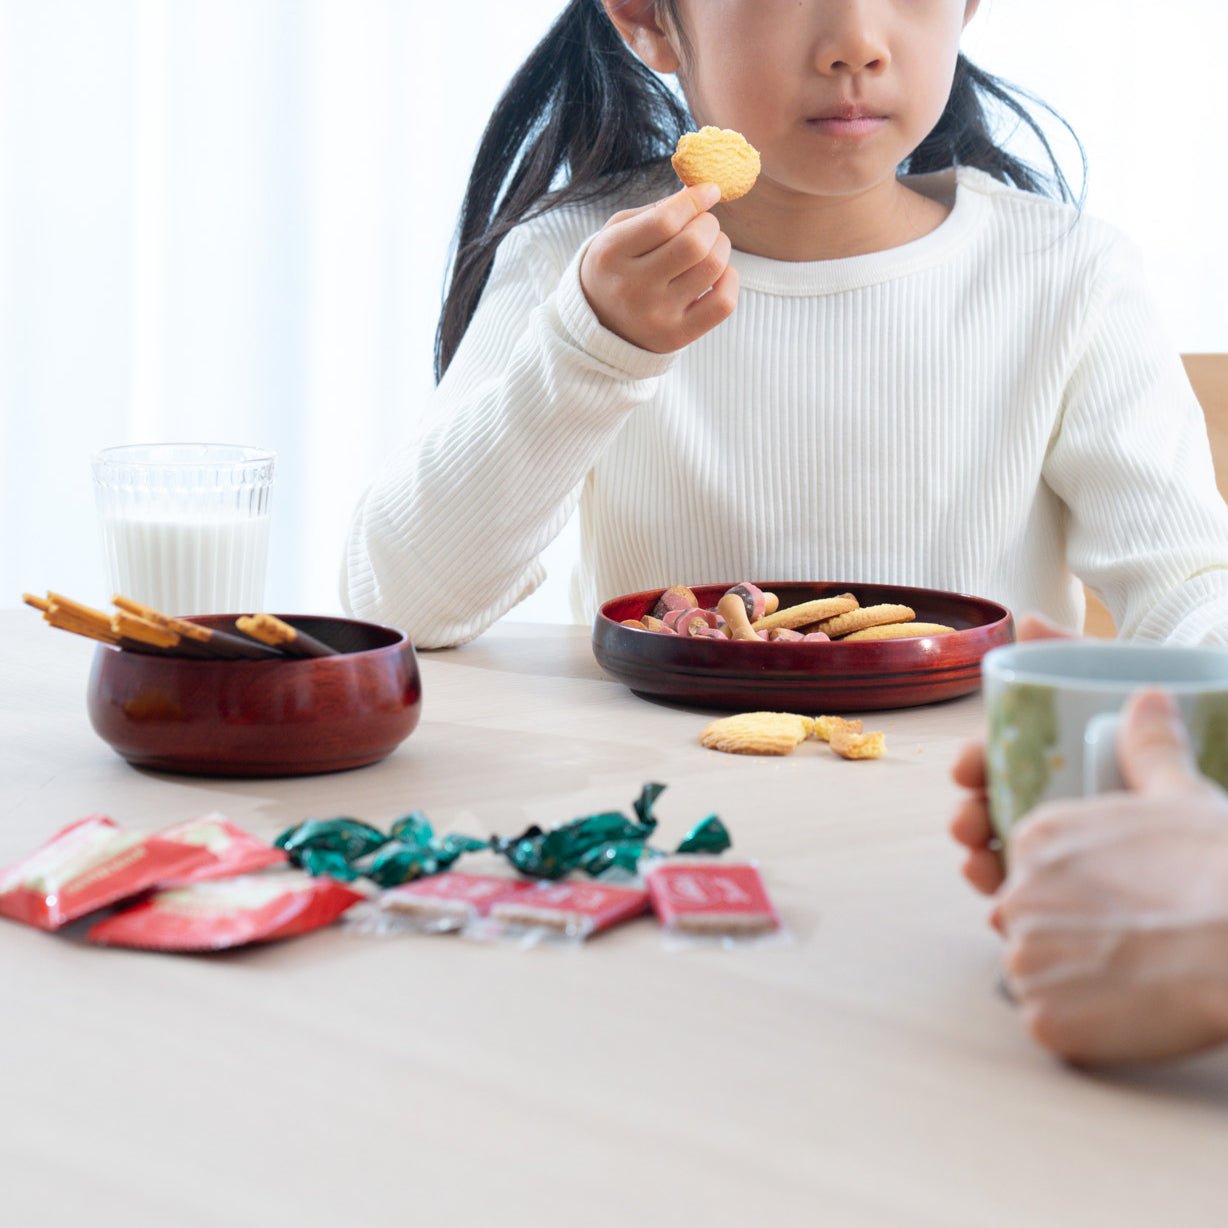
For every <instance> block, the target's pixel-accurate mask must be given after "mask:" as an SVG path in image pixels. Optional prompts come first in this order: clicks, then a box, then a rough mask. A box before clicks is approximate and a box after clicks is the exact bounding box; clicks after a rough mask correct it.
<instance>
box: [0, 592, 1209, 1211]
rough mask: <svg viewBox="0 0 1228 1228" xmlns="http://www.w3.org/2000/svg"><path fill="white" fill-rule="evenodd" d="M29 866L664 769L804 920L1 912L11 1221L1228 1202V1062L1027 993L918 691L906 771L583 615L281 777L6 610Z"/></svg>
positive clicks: (901, 730)
mask: <svg viewBox="0 0 1228 1228" xmlns="http://www.w3.org/2000/svg"><path fill="white" fill-rule="evenodd" d="M0 633H2V635H3V643H4V644H5V648H4V652H3V657H2V659H0V696H2V703H0V709H2V711H0V789H2V790H3V792H2V794H0V797H2V799H3V801H2V821H0V864H6V863H8V862H10V861H12V860H15V859H16V858H17V857H18V856H20V855H22V854H24V853H25V852H27V851H28V850H29V849H31V848H33V847H34V846H35V845H36V844H38V843H39V842H41V841H42V840H43V839H44V838H45V837H47V836H48V835H50V834H51V832H52V831H53V830H55V829H57V828H58V827H60V826H61V825H62V824H64V823H66V822H68V821H69V820H71V819H73V818H75V817H77V816H79V815H81V814H84V813H87V812H89V811H95V810H100V811H105V812H107V813H109V814H111V815H112V816H113V817H115V818H116V819H118V820H120V821H122V822H124V823H126V824H130V825H132V826H136V827H143V828H147V829H152V828H157V827H160V826H164V825H167V824H170V823H172V822H177V821H180V820H183V819H187V818H192V817H195V816H197V815H200V814H202V813H205V812H206V811H209V810H214V809H220V810H222V811H223V812H224V813H225V814H227V815H228V816H230V817H231V818H232V819H234V820H235V821H237V822H238V823H240V824H241V825H243V826H246V827H247V828H249V829H250V830H252V831H254V832H256V833H258V834H260V835H263V836H266V837H272V836H273V835H274V834H276V833H277V832H278V831H280V830H281V829H282V828H284V827H285V826H287V825H289V824H290V823H293V822H296V821H298V820H301V819H304V818H307V817H310V816H329V815H334V814H339V813H348V814H354V815H359V816H362V817H364V818H367V819H369V820H371V821H373V822H375V823H377V824H381V825H382V824H386V823H387V822H389V821H390V820H391V819H393V818H394V817H396V816H398V815H400V814H403V813H405V812H406V811H408V810H410V809H412V808H415V807H418V808H421V809H423V810H425V811H426V812H427V813H428V814H429V815H430V816H431V817H432V818H433V819H434V820H435V822H436V825H437V826H438V827H441V828H443V829H448V828H452V827H456V828H458V829H461V830H465V831H470V832H474V833H477V834H480V833H483V832H488V831H499V832H503V833H507V832H510V831H512V830H514V829H518V828H519V827H520V826H521V825H523V824H524V823H526V822H527V821H530V820H536V821H539V822H541V823H543V824H554V823H558V822H562V821H564V820H567V819H570V818H573V817H575V816H577V815H580V814H587V813H591V812H592V811H594V810H597V809H618V808H623V807H626V806H628V805H629V804H630V802H631V800H632V798H634V797H635V796H636V794H637V793H638V791H639V788H640V785H641V784H642V783H643V782H645V781H648V780H659V781H664V782H666V783H667V784H668V786H669V787H668V789H667V790H666V792H665V793H664V794H663V795H662V797H661V799H660V801H659V803H658V807H657V809H658V812H659V815H660V818H661V820H662V826H661V832H660V834H661V840H660V843H661V844H662V845H667V844H670V843H672V842H674V841H676V839H677V838H678V837H679V836H680V835H681V834H682V832H683V831H684V829H685V828H687V827H688V826H690V824H691V823H692V822H694V821H695V820H696V819H698V818H700V817H702V816H703V815H705V814H707V813H708V812H710V811H712V810H718V811H719V812H720V814H721V815H722V817H723V818H724V819H725V821H726V823H727V824H728V826H729V827H730V828H731V830H732V832H733V835H734V840H735V846H736V851H737V852H738V853H739V854H741V855H742V856H744V857H751V858H755V859H756V860H757V861H758V862H759V864H760V867H761V869H762V871H763V873H764V875H765V877H766V880H767V883H768V885H769V888H770V890H771V892H772V895H773V896H774V898H775V900H776V902H777V904H778V906H779V908H780V909H781V911H782V913H783V916H784V918H785V919H786V921H787V924H788V927H789V930H790V931H791V933H792V941H791V942H790V943H786V944H782V945H777V946H769V947H762V948H758V949H746V950H739V951H725V950H719V949H702V950H687V951H676V950H675V951H671V950H666V949H665V948H664V947H663V945H662V942H661V938H660V934H659V932H658V930H657V929H656V927H655V926H654V925H653V924H652V923H651V922H649V921H647V920H643V921H639V922H636V923H634V924H632V925H628V926H626V927H624V928H623V929H621V930H618V931H615V932H612V933H610V934H608V935H605V936H603V937H601V938H598V939H597V940H595V941H594V942H592V943H591V944H590V945H589V946H588V947H586V948H583V949H580V950H566V949H559V948H537V949H533V950H528V951H524V950H518V949H514V948H512V947H506V946H491V947H487V946H480V945H476V944H470V943H466V942H464V941H462V940H460V939H457V938H454V937H436V938H399V939H377V938H371V937H364V936H362V935H359V934H355V933H352V932H348V931H346V930H345V929H343V928H340V927H337V928H333V929H330V930H327V931H323V932H320V933H317V934H314V935H310V936H308V937H305V938H302V939H299V940H296V941H293V942H286V943H283V944H280V945H274V946H270V947H266V948H255V949H251V950H248V951H246V952H236V953H232V954H229V955H224V956H218V957H175V956H162V955H153V954H147V953H140V952H124V951H118V950H103V949H96V948H91V947H87V946H84V945H79V944H76V943H74V942H72V941H70V940H68V939H66V938H64V937H62V936H58V937H57V936H52V935H48V934H44V933H41V932H38V931H35V930H32V929H27V928H25V927H23V926H20V925H15V924H10V923H4V922H0V967H2V968H3V970H4V979H3V1002H4V1005H3V1021H4V1022H3V1029H4V1032H3V1037H4V1043H3V1045H2V1046H0V1088H2V1089H3V1090H2V1092H0V1112H2V1114H3V1126H0V1207H2V1210H0V1221H2V1222H3V1223H5V1224H12V1225H15V1226H16V1225H21V1226H22V1228H24V1226H25V1225H34V1224H36V1223H37V1224H40V1225H61V1224H63V1225H69V1224H73V1225H79V1224H89V1225H91V1226H92V1228H93V1226H103V1225H113V1224H114V1225H120V1224H123V1225H133V1224H136V1225H142V1226H143V1225H153V1224H159V1225H170V1226H171V1228H195V1226H196V1225H200V1226H202V1228H218V1226H224V1228H232V1226H236V1225H239V1226H244V1225H260V1226H261V1228H267V1226H268V1225H276V1226H277V1228H299V1226H303V1225H332V1224H342V1225H345V1226H346V1228H366V1226H368V1225H394V1224H395V1225H404V1224H423V1225H425V1224H442V1225H465V1226H467V1225H480V1224H485V1223H491V1224H500V1225H506V1224H525V1225H529V1224H532V1225H537V1226H540V1225H554V1224H558V1225H568V1226H569V1228H570V1226H575V1228H604V1226H605V1225H611V1226H617V1228H626V1225H628V1224H629V1223H633V1224H637V1225H644V1224H648V1225H656V1224H666V1223H674V1222H685V1223H687V1224H688V1225H695V1228H700V1226H701V1225H756V1226H758V1225H765V1226H772V1228H775V1226H777V1225H782V1226H792V1225H817V1224H823V1225H838V1226H844V1225H853V1226H856V1228H862V1226H871V1225H907V1226H908V1228H917V1226H925V1225H933V1226H935V1228H939V1226H941V1228H951V1226H953V1225H969V1226H970V1228H984V1226H986V1225H994V1226H995V1228H996V1226H1003V1225H1020V1226H1027V1228H1036V1226H1038V1225H1045V1226H1048V1225H1055V1226H1060V1228H1068V1226H1072V1225H1101V1224H1103V1225H1109V1224H1112V1225H1115V1226H1116V1225H1128V1224H1139V1225H1154V1224H1173V1225H1181V1226H1182V1228H1190V1226H1192V1225H1202V1224H1206V1225H1211V1224H1217V1225H1218V1224H1223V1223H1225V1222H1228V1209H1226V1207H1225V1195H1226V1192H1228V1180H1226V1177H1225V1174H1226V1173H1228V1054H1220V1055H1215V1056H1210V1057H1204V1058H1201V1059H1198V1060H1195V1061H1189V1062H1185V1063H1182V1064H1179V1065H1176V1066H1171V1067H1167V1068H1162V1069H1158V1070H1154V1071H1151V1072H1147V1073H1139V1074H1134V1075H1131V1076H1129V1077H1121V1076H1119V1077H1103V1076H1101V1077H1089V1076H1087V1075H1083V1074H1078V1073H1075V1072H1072V1071H1070V1070H1068V1069H1066V1068H1064V1067H1063V1066H1061V1065H1060V1064H1059V1063H1057V1062H1055V1061H1053V1060H1051V1059H1050V1058H1049V1057H1047V1056H1046V1055H1045V1054H1044V1053H1042V1052H1041V1051H1039V1050H1038V1049H1036V1048H1035V1047H1034V1046H1033V1045H1032V1044H1031V1042H1030V1041H1029V1040H1028V1038H1027V1037H1026V1035H1025V1034H1024V1033H1023V1031H1022V1029H1021V1027H1020V1026H1019V1023H1018V1021H1017V1019H1016V1018H1015V1015H1014V1013H1013V1011H1012V1009H1011V1007H1010V1006H1009V1005H1007V1003H1006V1002H1004V1001H1003V1000H1002V998H1001V997H1000V996H999V995H998V994H997V993H996V992H995V988H994V986H995V980H996V965H995V958H996V951H997V943H996V939H995V937H994V935H993V934H992V933H991V931H989V929H988V928H987V927H986V924H985V913H986V908H985V905H984V904H983V903H982V902H981V901H979V900H978V899H976V898H975V897H974V896H973V895H972V893H971V892H970V891H969V890H968V889H966V888H965V887H964V886H963V884H962V882H961V881H960V880H959V879H958V877H957V873H956V866H957V862H958V856H957V852H956V850H955V848H954V847H953V846H952V845H951V843H950V842H949V840H948V839H947V837H946V835H945V834H944V826H945V820H946V816H947V813H948V812H949V810H950V808H951V805H952V802H953V800H954V798H955V796H956V791H955V789H954V786H953V785H951V784H950V783H949V780H948V775H947V773H948V765H949V763H950V761H951V758H952V756H953V753H954V751H955V748H956V746H957V745H958V744H959V742H960V741H961V740H962V739H963V738H964V737H966V736H967V735H968V734H970V733H971V732H973V731H974V730H975V729H976V728H977V727H978V725H979V722H980V704H979V700H977V699H975V698H970V699H965V700H960V701H956V702H954V703H949V704H946V705H942V706H938V707H934V708H929V709H916V710H910V711H900V712H892V713H886V714H883V715H882V716H881V718H876V719H875V720H874V721H873V723H872V725H871V727H874V726H878V727H881V728H882V729H884V730H885V731H886V734H887V743H888V756H887V758H885V759H884V760H880V761H878V762H866V763H850V762H844V761H842V760H838V759H836V758H835V757H834V756H832V755H831V753H830V752H829V751H828V750H827V748H826V747H823V746H820V745H818V744H807V745H805V746H803V747H802V748H800V749H799V750H798V751H796V752H795V753H794V754H793V755H791V756H790V757H788V758H784V759H755V758H743V757H739V756H729V755H720V754H718V753H715V752H712V751H706V750H704V749H702V748H701V747H699V746H698V745H697V743H696V735H697V734H698V732H699V729H700V728H701V727H702V725H703V724H704V723H705V722H706V720H707V719H708V716H707V714H703V713H699V712H692V711H686V710H683V709H678V708H670V707H665V706H662V705H658V704H653V703H650V702H647V701H644V700H641V699H638V698H636V697H635V696H633V695H631V694H630V693H629V692H627V691H626V690H624V689H623V688H622V687H621V686H619V685H618V684H616V683H613V682H610V681H608V680H606V679H604V678H603V677H602V675H601V673H600V671H599V670H598V668H597V666H596V665H595V663H594V661H593V659H592V656H591V654H590V651H589V647H588V637H587V633H586V631H585V630H584V629H583V628H557V627H533V626H526V625H514V624H513V625H505V626H501V627H496V628H495V629H494V630H492V631H491V632H489V633H488V634H487V635H486V636H484V637H483V638H482V639H480V640H478V641H477V642H475V643H473V644H471V645H468V646H466V647H465V648H462V649H459V650H456V651H451V652H445V653H435V654H429V655H426V654H424V656H423V659H422V669H423V675H424V691H425V707H424V714H423V719H422V723H421V724H420V726H419V728H418V730H417V732H416V733H415V734H414V735H413V737H412V738H410V739H409V741H408V742H406V743H405V744H404V745H403V746H402V747H401V749H400V750H399V751H398V752H397V753H396V754H395V755H393V756H392V757H391V758H390V759H388V760H387V761H385V762H384V763H382V764H379V765H377V766H375V767H370V768H365V769H362V770H359V771H356V772H350V773H343V774H340V775H335V776H325V777H317V778H314V779H312V778H308V779H301V780H278V781H253V782H242V781H207V780H195V779H190V778H186V777H182V778H175V777H171V776H161V775H153V774H146V773H141V772H138V771H135V770H134V769H132V768H130V767H128V766H127V765H126V764H125V763H123V762H122V761H121V760H119V759H118V758H116V757H115V756H114V755H113V754H112V753H111V751H110V750H109V749H108V748H107V747H106V746H105V745H104V744H103V743H101V742H100V741H99V740H98V739H97V738H96V737H95V735H94V734H93V732H92V730H91V729H90V726H89V724H88V721H87V719H86V715H85V706H84V702H83V691H84V686H85V678H86V673H87V669H88V662H89V656H90V652H91V648H90V646H89V645H88V644H86V643H84V642H83V641H77V640H74V639H72V638H71V637H69V636H66V635H62V634H60V633H57V632H52V631H50V630H48V629H46V628H44V627H43V626H41V625H40V624H39V622H38V620H37V619H36V618H35V617H34V616H33V615H31V614H30V613H29V612H28V611H13V612H7V611H6V612H4V613H2V614H0Z"/></svg>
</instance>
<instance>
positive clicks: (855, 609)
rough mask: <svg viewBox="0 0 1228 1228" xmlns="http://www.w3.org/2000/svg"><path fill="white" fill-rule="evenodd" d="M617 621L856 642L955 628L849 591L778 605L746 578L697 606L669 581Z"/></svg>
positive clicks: (677, 631)
mask: <svg viewBox="0 0 1228 1228" xmlns="http://www.w3.org/2000/svg"><path fill="white" fill-rule="evenodd" d="M622 625H623V626H624V627H630V628H632V629H633V630H636V631H655V632H657V633H658V634H661V635H681V636H689V637H691V638H693V639H709V640H744V641H745V640H753V641H764V642H767V643H769V644H790V643H792V644H796V643H825V642H828V641H830V642H834V643H862V642H864V641H866V640H887V639H905V638H911V637H919V636H931V635H947V634H949V633H950V632H952V631H954V630H955V628H954V627H948V626H946V625H945V624H944V623H930V622H918V621H917V616H916V612H915V611H914V610H913V609H912V608H911V607H910V606H906V605H895V604H890V603H884V604H880V605H868V606H863V605H862V604H861V603H860V602H859V601H858V600H857V598H856V597H855V596H854V595H853V594H852V593H840V594H839V595H837V596H835V597H823V598H819V599H816V600H814V601H803V602H799V603H798V604H797V605H792V606H785V607H784V608H783V609H782V608H781V607H780V601H779V598H778V597H777V596H776V594H775V593H770V592H764V591H763V590H762V589H761V588H759V587H758V586H757V585H755V584H751V583H750V581H748V580H743V581H742V582H741V583H740V584H735V585H734V586H733V587H732V588H731V589H729V590H727V591H726V592H725V593H724V595H723V596H722V597H721V599H720V600H719V601H718V602H717V603H716V605H715V606H713V607H711V608H707V607H704V606H701V605H700V604H699V600H698V598H697V597H696V596H695V592H694V590H693V589H691V588H688V587H687V585H685V584H674V585H672V586H671V587H669V588H667V589H666V590H665V592H663V593H662V594H661V596H660V597H659V598H658V599H657V602H656V604H655V605H654V606H653V608H652V612H651V613H647V614H644V615H642V616H641V617H640V618H624V619H623V621H622Z"/></svg>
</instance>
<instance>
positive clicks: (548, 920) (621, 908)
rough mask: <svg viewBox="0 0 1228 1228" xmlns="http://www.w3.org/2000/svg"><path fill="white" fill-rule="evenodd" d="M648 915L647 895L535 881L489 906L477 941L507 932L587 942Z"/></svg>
mask: <svg viewBox="0 0 1228 1228" xmlns="http://www.w3.org/2000/svg"><path fill="white" fill-rule="evenodd" d="M647 911H648V892H646V891H644V890H643V889H642V888H638V887H609V886H606V885H604V884H602V885H600V886H599V885H597V884H596V883H587V882H536V883H532V884H530V885H529V887H528V888H527V890H524V891H520V892H517V893H516V894H515V895H514V896H511V897H510V898H508V899H503V900H497V901H495V903H494V904H492V905H491V909H490V915H489V922H490V925H489V927H488V928H484V929H479V930H477V931H476V933H475V935H474V936H475V937H487V936H491V935H492V934H494V935H498V934H501V933H505V932H510V933H514V934H517V935H522V936H525V935H532V936H534V937H550V936H558V937H563V938H571V939H576V940H579V941H583V940H584V939H585V938H589V937H591V936H592V935H593V934H599V933H601V931H602V930H608V929H609V928H610V927H611V926H614V925H618V924H619V923H620V922H622V921H630V920H631V918H632V917H638V916H639V915H640V914H641V913H644V912H647Z"/></svg>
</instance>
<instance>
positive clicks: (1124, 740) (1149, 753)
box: [1117, 690, 1205, 793]
mask: <svg viewBox="0 0 1228 1228" xmlns="http://www.w3.org/2000/svg"><path fill="white" fill-rule="evenodd" d="M1117 758H1118V762H1119V763H1120V765H1121V774H1122V777H1123V778H1124V779H1125V782H1126V784H1127V785H1129V786H1130V788H1131V789H1137V790H1138V791H1139V792H1142V793H1185V792H1188V791H1189V790H1190V789H1191V788H1192V787H1193V788H1201V787H1202V786H1203V785H1204V784H1205V781H1204V780H1203V778H1202V777H1201V776H1200V775H1199V773H1198V768H1197V767H1196V766H1195V764H1194V758H1193V755H1191V753H1190V744H1189V741H1188V739H1187V738H1186V734H1185V726H1184V725H1183V724H1182V723H1181V713H1180V712H1179V711H1178V709H1177V705H1176V703H1174V702H1173V699H1172V697H1171V696H1170V695H1169V694H1168V693H1167V692H1166V691H1159V690H1145V691H1139V692H1138V693H1137V694H1135V695H1132V696H1131V697H1130V699H1129V701H1128V702H1127V703H1126V707H1125V710H1124V712H1123V713H1122V722H1121V729H1120V732H1119V733H1118V735H1117Z"/></svg>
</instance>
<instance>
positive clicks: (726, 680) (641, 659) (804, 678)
mask: <svg viewBox="0 0 1228 1228" xmlns="http://www.w3.org/2000/svg"><path fill="white" fill-rule="evenodd" d="M735 583H737V581H731V582H730V583H729V584H703V585H692V586H691V587H692V589H693V591H694V593H695V596H696V598H697V599H698V601H699V603H700V604H701V605H702V606H705V607H714V606H715V605H716V603H717V602H718V601H719V600H720V598H721V595H722V594H723V593H724V592H725V591H726V589H729V588H731V587H732V586H733V584H735ZM756 583H757V584H758V585H759V587H760V588H762V589H764V590H770V591H771V592H774V593H775V594H776V595H777V596H778V597H779V598H780V604H781V606H782V607H784V606H789V605H797V604H798V603H799V602H802V601H814V600H817V599H818V598H820V597H833V596H835V595H836V594H838V593H853V594H854V596H856V598H857V600H858V601H860V602H861V604H862V605H880V604H883V603H892V604H899V605H907V606H911V607H912V609H913V610H914V611H915V613H916V616H917V621H918V622H929V623H943V624H945V625H946V626H948V627H954V628H955V630H954V631H953V632H950V633H947V634H945V635H932V636H921V637H918V638H915V639H899V640H878V641H874V640H871V641H862V642H860V643H853V644H842V643H840V642H839V641H838V640H836V641H833V642H831V643H822V642H818V643H815V642H811V643H768V642H766V641H758V642H752V641H740V640H710V639H692V638H690V637H685V636H679V635H664V634H662V633H660V632H657V631H641V630H639V629H638V628H635V627H623V626H621V625H620V624H621V622H622V620H623V619H625V618H639V617H640V616H641V615H643V614H646V613H648V612H649V611H651V609H652V607H653V606H654V605H655V604H656V601H657V598H658V597H660V596H661V592H662V590H661V589H654V590H653V591H651V592H645V593H631V594H628V595H627V596H625V597H615V598H614V599H613V600H611V601H607V602H606V603H605V605H603V606H602V607H601V609H600V611H599V612H598V614H597V618H596V620H595V621H594V623H593V653H594V655H595V656H596V658H597V661H598V663H599V664H600V665H601V668H602V669H604V670H605V672H606V673H607V674H609V675H610V676H611V677H612V678H616V679H617V680H618V681H619V682H623V683H625V684H626V685H627V686H629V687H630V688H631V690H633V691H634V692H635V693H636V694H637V695H645V696H651V697H652V698H655V699H667V700H671V701H673V702H674V703H683V704H690V705H692V706H696V707H702V708H723V709H729V710H732V711H739V712H749V711H758V710H772V711H790V712H803V713H807V714H809V715H818V714H821V713H839V712H862V711H869V710H873V709H879V708H908V707H914V706H916V705H917V704H928V703H934V702H936V701H938V700H942V699H953V698H954V697H956V696H958V695H967V694H968V693H969V692H971V691H975V690H976V689H977V688H978V687H979V686H980V684H981V658H982V657H983V656H984V655H985V654H986V653H987V652H988V651H989V650H990V649H991V648H996V647H997V646H998V645H999V644H1008V643H1010V642H1011V641H1012V640H1013V639H1014V638H1015V630H1014V622H1013V620H1012V618H1011V614H1010V611H1009V610H1007V608H1006V607H1005V606H1001V605H998V604H997V603H996V602H993V601H987V600H985V599H984V598H982V597H969V596H966V595H964V594H962V593H947V592H943V591H942V590H940V589H933V588H908V587H905V586H902V585H895V584H861V583H851V582H850V583H846V582H843V581H840V582H832V583H828V584H817V583H815V584H809V583H798V582H794V581H780V582H773V581H764V582H762V583H760V582H759V581H756Z"/></svg>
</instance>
